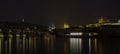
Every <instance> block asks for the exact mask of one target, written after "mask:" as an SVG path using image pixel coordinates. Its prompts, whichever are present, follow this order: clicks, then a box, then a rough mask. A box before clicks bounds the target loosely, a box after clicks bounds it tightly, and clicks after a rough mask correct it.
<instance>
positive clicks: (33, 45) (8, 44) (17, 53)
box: [0, 36, 120, 54]
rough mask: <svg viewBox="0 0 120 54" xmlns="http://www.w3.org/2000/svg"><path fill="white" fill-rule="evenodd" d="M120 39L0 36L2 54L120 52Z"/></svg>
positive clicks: (0, 51)
mask: <svg viewBox="0 0 120 54" xmlns="http://www.w3.org/2000/svg"><path fill="white" fill-rule="evenodd" d="M119 41H120V40H119V39H115V38H110V39H109V38H108V39H97V38H63V37H51V36H44V37H29V38H25V37H23V38H19V37H17V38H7V39H5V38H0V54H112V53H114V49H117V50H116V51H115V52H116V54H117V53H120V52H119V50H120V47H119V45H120V43H119Z"/></svg>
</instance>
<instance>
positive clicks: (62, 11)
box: [0, 0, 120, 26]
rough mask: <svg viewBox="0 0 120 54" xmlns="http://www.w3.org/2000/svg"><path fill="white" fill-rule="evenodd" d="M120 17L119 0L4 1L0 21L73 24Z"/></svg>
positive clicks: (2, 1) (0, 11)
mask: <svg viewBox="0 0 120 54" xmlns="http://www.w3.org/2000/svg"><path fill="white" fill-rule="evenodd" d="M101 16H103V17H105V18H107V19H110V20H111V21H117V20H118V19H120V1H119V0H0V21H21V19H22V18H25V21H26V22H31V23H38V24H41V25H50V24H55V25H57V26H62V25H63V23H64V22H67V23H69V24H71V25H75V24H82V25H83V24H88V23H95V22H96V20H97V19H98V18H99V17H101Z"/></svg>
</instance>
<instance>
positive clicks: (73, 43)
mask: <svg viewBox="0 0 120 54" xmlns="http://www.w3.org/2000/svg"><path fill="white" fill-rule="evenodd" d="M79 53H80V54H81V53H82V39H81V38H70V54H79Z"/></svg>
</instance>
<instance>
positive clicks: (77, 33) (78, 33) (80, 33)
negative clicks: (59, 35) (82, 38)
mask: <svg viewBox="0 0 120 54" xmlns="http://www.w3.org/2000/svg"><path fill="white" fill-rule="evenodd" d="M82 34H83V33H82V32H72V33H70V35H82Z"/></svg>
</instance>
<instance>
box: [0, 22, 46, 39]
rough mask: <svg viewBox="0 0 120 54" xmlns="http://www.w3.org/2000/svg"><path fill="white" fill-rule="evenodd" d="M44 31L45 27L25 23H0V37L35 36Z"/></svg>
mask: <svg viewBox="0 0 120 54" xmlns="http://www.w3.org/2000/svg"><path fill="white" fill-rule="evenodd" d="M45 31H47V27H44V26H40V25H37V24H30V23H25V22H24V21H22V22H19V23H15V22H0V37H23V36H24V37H25V36H26V37H27V36H32V35H33V36H36V35H41V33H43V32H45Z"/></svg>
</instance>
